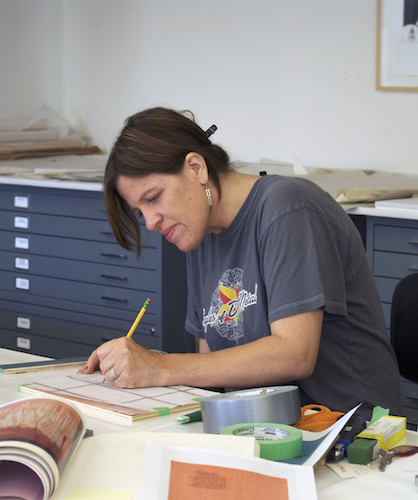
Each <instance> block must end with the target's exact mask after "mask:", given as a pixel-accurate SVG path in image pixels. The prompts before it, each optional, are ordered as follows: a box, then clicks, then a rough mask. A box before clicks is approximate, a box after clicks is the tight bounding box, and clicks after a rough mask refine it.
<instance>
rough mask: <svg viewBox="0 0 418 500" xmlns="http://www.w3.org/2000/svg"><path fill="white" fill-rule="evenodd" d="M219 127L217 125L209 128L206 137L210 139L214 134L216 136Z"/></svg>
mask: <svg viewBox="0 0 418 500" xmlns="http://www.w3.org/2000/svg"><path fill="white" fill-rule="evenodd" d="M217 129H218V127H217V126H216V125H212V126H211V127H209V128H208V129H207V130H206V132H205V134H206V137H208V138H209V137H210V136H211V135H212V134H214V133H215V132H216V131H217Z"/></svg>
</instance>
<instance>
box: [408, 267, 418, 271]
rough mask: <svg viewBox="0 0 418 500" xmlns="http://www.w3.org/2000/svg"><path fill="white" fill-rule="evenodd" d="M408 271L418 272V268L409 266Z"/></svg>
mask: <svg viewBox="0 0 418 500" xmlns="http://www.w3.org/2000/svg"><path fill="white" fill-rule="evenodd" d="M408 271H418V267H417V266H409V267H408Z"/></svg>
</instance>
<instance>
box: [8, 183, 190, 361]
mask: <svg viewBox="0 0 418 500" xmlns="http://www.w3.org/2000/svg"><path fill="white" fill-rule="evenodd" d="M141 229H142V239H143V243H144V248H143V254H142V256H141V257H139V259H138V258H137V256H136V254H135V252H130V251H126V250H124V249H122V248H121V247H120V246H119V245H118V244H117V243H116V240H115V239H114V237H113V235H112V232H111V230H110V225H109V223H108V221H107V216H106V212H105V209H104V204H103V201H102V193H101V192H98V191H88V190H76V189H58V188H48V187H37V186H22V185H15V184H12V185H11V184H0V346H1V347H6V348H10V349H15V350H21V351H26V352H30V353H33V354H40V355H44V356H50V357H53V358H67V357H71V356H84V355H88V354H90V353H91V351H92V350H93V349H94V348H96V347H97V346H99V345H100V344H102V343H103V342H104V341H106V340H110V339H112V338H116V337H120V336H123V335H126V333H127V331H128V330H129V328H130V326H131V325H132V323H133V321H134V320H135V318H136V315H137V314H138V312H139V310H140V309H141V307H142V305H143V304H144V302H145V300H146V299H147V298H148V297H149V298H150V299H151V304H150V306H149V307H148V309H147V312H146V314H145V315H144V317H143V318H142V321H141V322H140V324H139V325H138V327H137V329H136V332H135V333H134V336H133V338H134V340H135V341H136V342H138V343H139V344H140V345H142V346H143V347H145V348H153V349H161V350H165V351H168V352H187V351H188V350H193V348H194V342H193V341H192V340H191V339H189V338H186V334H185V332H184V320H185V315H186V300H187V291H186V264H185V256H184V254H183V253H182V252H180V251H179V250H178V249H177V247H175V246H174V245H171V244H169V243H167V241H166V240H165V239H164V238H163V237H162V236H161V235H160V234H157V233H152V232H148V231H147V230H146V228H145V226H143V227H141Z"/></svg>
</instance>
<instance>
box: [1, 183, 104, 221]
mask: <svg viewBox="0 0 418 500" xmlns="http://www.w3.org/2000/svg"><path fill="white" fill-rule="evenodd" d="M0 209H3V210H17V211H18V212H20V213H21V214H24V213H38V214H55V215H64V216H66V217H72V216H73V217H83V218H84V217H88V218H90V219H99V220H107V215H106V211H105V207H104V202H103V198H102V193H101V192H100V193H99V192H98V193H93V192H86V191H76V190H74V191H73V190H71V191H67V190H65V189H50V188H35V187H30V186H7V185H0Z"/></svg>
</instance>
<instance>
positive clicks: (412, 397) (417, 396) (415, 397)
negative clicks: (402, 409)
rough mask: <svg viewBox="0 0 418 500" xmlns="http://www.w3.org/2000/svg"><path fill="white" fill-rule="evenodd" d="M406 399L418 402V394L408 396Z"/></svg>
mask: <svg viewBox="0 0 418 500" xmlns="http://www.w3.org/2000/svg"><path fill="white" fill-rule="evenodd" d="M406 397H407V398H408V399H415V400H418V395H417V394H407V395H406Z"/></svg>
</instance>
